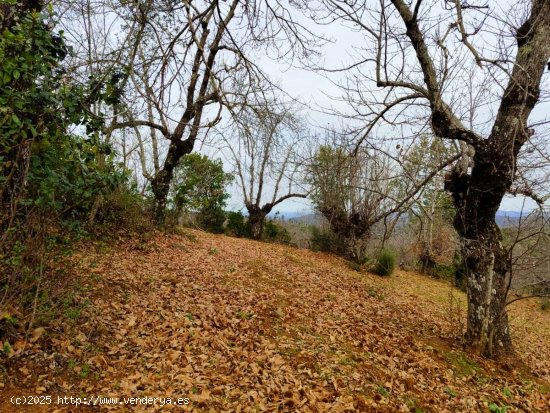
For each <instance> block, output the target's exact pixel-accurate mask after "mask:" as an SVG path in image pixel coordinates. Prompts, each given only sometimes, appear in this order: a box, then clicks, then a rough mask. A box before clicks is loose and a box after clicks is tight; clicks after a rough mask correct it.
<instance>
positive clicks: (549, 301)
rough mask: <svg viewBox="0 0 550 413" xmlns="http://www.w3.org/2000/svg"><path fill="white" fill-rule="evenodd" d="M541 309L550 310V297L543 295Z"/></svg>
mask: <svg viewBox="0 0 550 413" xmlns="http://www.w3.org/2000/svg"><path fill="white" fill-rule="evenodd" d="M540 309H541V310H542V311H548V310H550V298H548V297H542V298H541V299H540Z"/></svg>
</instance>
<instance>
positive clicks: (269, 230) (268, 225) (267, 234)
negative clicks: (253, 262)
mask: <svg viewBox="0 0 550 413" xmlns="http://www.w3.org/2000/svg"><path fill="white" fill-rule="evenodd" d="M263 237H264V239H265V240H266V241H272V242H280V243H282V244H290V241H291V240H292V237H291V236H290V233H289V232H288V231H287V229H286V228H284V227H282V226H281V225H278V224H276V223H275V222H274V221H273V220H268V221H266V222H265V223H264V231H263Z"/></svg>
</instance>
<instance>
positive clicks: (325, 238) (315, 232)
mask: <svg viewBox="0 0 550 413" xmlns="http://www.w3.org/2000/svg"><path fill="white" fill-rule="evenodd" d="M309 230H310V232H311V238H310V244H311V250H312V251H322V252H332V253H338V251H339V250H340V248H339V246H340V241H339V239H338V236H337V235H336V234H335V233H334V232H332V231H331V230H330V229H323V228H318V227H316V226H310V227H309Z"/></svg>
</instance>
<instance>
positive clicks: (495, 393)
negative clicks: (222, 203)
mask: <svg viewBox="0 0 550 413" xmlns="http://www.w3.org/2000/svg"><path fill="white" fill-rule="evenodd" d="M73 260H74V261H75V262H77V263H78V266H79V270H78V277H79V284H80V291H79V293H78V295H77V296H76V297H74V300H73V302H72V303H71V306H69V307H68V308H67V311H66V312H67V317H66V319H64V320H59V321H58V322H57V323H54V324H53V326H51V327H49V328H47V329H46V330H45V331H43V330H40V329H39V330H37V331H35V334H34V336H32V337H29V340H28V341H27V342H25V341H23V340H21V341H19V342H18V343H16V344H15V345H14V350H15V352H14V353H12V357H11V358H9V359H7V358H4V359H2V362H3V363H4V364H5V369H4V371H3V372H1V374H2V381H3V383H2V384H0V386H1V388H0V411H2V412H20V411H28V412H35V411H48V412H49V411H103V410H105V411H107V410H112V411H153V410H159V409H160V408H161V406H160V401H156V405H153V404H149V405H144V404H136V403H137V401H136V402H135V403H133V404H130V401H128V400H126V401H124V400H122V397H143V396H151V397H171V398H172V400H175V399H177V398H189V404H188V405H185V406H184V407H183V408H182V407H180V406H173V405H171V406H164V407H163V409H162V411H168V410H170V409H171V410H172V411H210V412H222V411H243V412H247V411H251V412H260V411H299V412H324V411H333V412H344V411H346V412H354V411H367V412H386V411H387V412H396V411H403V412H407V411H413V412H432V411H433V412H472V411H490V408H491V409H493V410H492V411H497V410H495V409H496V408H497V407H503V406H511V407H510V408H509V409H508V411H509V412H511V411H541V412H542V411H548V409H549V407H550V394H549V390H550V384H549V380H550V366H549V364H550V357H549V354H550V312H542V311H541V310H540V309H539V308H538V306H537V303H536V302H519V303H518V304H517V306H515V307H514V308H513V309H512V318H513V325H514V336H515V340H516V343H517V348H518V351H519V352H520V353H521V355H522V358H523V360H524V362H525V365H521V366H519V367H518V366H512V365H508V364H502V365H496V364H494V363H490V362H486V361H484V360H481V359H478V358H476V357H475V356H473V355H470V354H466V353H464V352H462V351H461V349H460V348H459V347H458V343H459V341H458V338H457V337H458V334H457V329H458V328H459V326H460V325H461V322H462V321H463V319H464V296H463V294H461V293H459V292H457V291H456V290H452V289H451V288H450V287H449V286H448V285H446V284H444V283H441V282H438V281H434V280H431V279H428V278H426V277H422V276H419V275H416V274H412V273H406V272H398V273H397V274H395V275H394V276H392V277H390V278H387V279H383V278H379V277H376V276H373V275H370V274H365V273H358V272H356V271H353V270H352V269H350V268H348V266H347V265H346V263H345V262H343V261H342V260H339V259H337V258H335V257H332V256H328V255H325V254H321V253H313V252H309V251H303V250H296V249H293V248H290V247H286V246H281V245H273V244H264V243H260V242H254V241H249V240H244V239H236V238H228V237H225V236H216V235H211V234H206V233H203V232H199V231H192V230H185V231H184V232H182V233H181V234H179V235H167V234H157V235H156V236H155V237H154V238H153V239H152V240H150V241H149V242H148V243H147V244H145V245H143V244H137V243H136V244H129V243H127V242H121V243H120V245H118V246H115V247H105V246H101V247H100V246H97V245H96V246H95V247H94V248H93V249H91V248H83V249H82V251H81V252H80V253H79V254H78V255H77V256H75V257H73ZM29 394H42V395H44V396H45V395H51V396H53V397H52V398H53V400H52V402H51V404H50V405H42V406H33V405H25V406H22V405H19V406H15V405H13V404H11V402H10V398H11V396H13V395H29ZM58 396H73V397H81V398H82V399H81V401H83V400H84V398H91V397H97V396H113V397H120V398H121V399H119V404H116V405H107V404H103V405H102V406H101V407H99V406H92V407H84V406H78V407H77V406H75V405H74V404H73V405H70V404H65V405H61V404H58V403H57V401H58V399H57V397H58ZM75 400H76V399H75ZM498 411H504V410H498Z"/></svg>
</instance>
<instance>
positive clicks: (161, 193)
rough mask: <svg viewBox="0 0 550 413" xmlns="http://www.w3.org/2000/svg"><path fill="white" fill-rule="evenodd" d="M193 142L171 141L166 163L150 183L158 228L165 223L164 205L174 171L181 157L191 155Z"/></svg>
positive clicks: (188, 140) (154, 216) (154, 217)
mask: <svg viewBox="0 0 550 413" xmlns="http://www.w3.org/2000/svg"><path fill="white" fill-rule="evenodd" d="M193 142H194V140H191V139H186V140H185V141H180V140H178V139H172V141H171V143H170V146H169V148H168V154H167V155H166V161H165V162H164V165H163V167H162V169H161V170H160V171H159V172H158V173H157V174H156V175H155V178H154V179H153V180H152V181H151V189H152V191H153V195H154V197H155V199H154V205H153V219H154V222H155V225H158V226H159V227H162V226H164V224H165V222H166V203H167V200H168V192H169V190H170V183H171V182H172V178H173V177H174V170H175V169H176V166H177V165H178V162H179V160H180V159H181V158H182V156H184V155H187V154H188V153H191V151H192V150H193Z"/></svg>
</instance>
